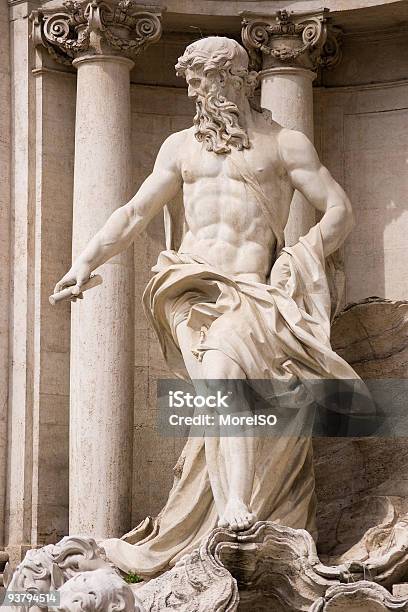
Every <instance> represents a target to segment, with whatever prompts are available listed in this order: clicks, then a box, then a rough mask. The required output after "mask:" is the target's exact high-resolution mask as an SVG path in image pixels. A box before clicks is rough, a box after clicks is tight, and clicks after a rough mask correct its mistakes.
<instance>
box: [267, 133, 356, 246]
mask: <svg viewBox="0 0 408 612" xmlns="http://www.w3.org/2000/svg"><path fill="white" fill-rule="evenodd" d="M279 151H280V156H281V160H282V163H283V165H284V167H285V169H286V171H287V173H288V176H289V179H290V181H291V183H292V185H293V187H294V188H295V189H297V190H298V191H300V192H301V193H302V194H303V195H304V196H305V198H306V199H307V200H308V202H310V204H312V205H313V206H314V207H315V208H317V209H318V210H320V211H322V212H324V215H323V217H322V219H321V220H320V229H321V234H322V239H323V249H324V254H325V256H326V257H327V256H328V255H330V254H331V253H333V251H335V250H336V249H338V248H339V247H340V246H341V244H342V243H343V242H344V240H345V239H346V237H347V235H348V234H349V232H350V230H351V229H352V227H353V213H352V209H351V204H350V201H349V199H348V197H347V195H346V194H345V192H344V191H343V189H342V188H341V187H340V185H339V184H338V183H337V182H336V181H335V180H334V178H333V177H332V175H331V174H330V172H329V171H328V169H327V168H325V167H324V166H323V165H322V163H321V162H320V160H319V157H318V155H317V153H316V150H315V148H314V146H313V145H312V143H311V142H310V140H309V139H308V138H307V137H306V136H305V135H304V134H302V133H301V132H295V131H292V130H286V129H283V130H282V131H281V133H280V135H279Z"/></svg>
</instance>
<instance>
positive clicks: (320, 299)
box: [102, 157, 359, 578]
mask: <svg viewBox="0 0 408 612" xmlns="http://www.w3.org/2000/svg"><path fill="white" fill-rule="evenodd" d="M236 160H237V157H235V162H234V163H235V164H236V165H237V162H236ZM237 167H238V168H239V170H240V172H241V174H242V176H243V179H244V180H245V181H246V182H247V183H249V184H250V186H251V187H252V189H253V191H254V193H255V194H256V197H257V198H258V201H259V202H260V205H261V206H262V209H263V211H264V214H265V217H266V220H267V221H268V222H270V225H271V226H273V229H274V233H275V236H276V243H277V253H276V255H278V251H280V254H279V256H276V255H275V258H274V261H273V265H272V268H271V272H270V276H269V278H268V282H267V283H265V284H264V283H259V282H254V281H247V280H240V279H239V278H234V277H233V276H231V275H228V274H225V273H224V272H223V271H222V270H221V269H217V268H215V267H214V266H212V265H210V264H209V263H208V262H206V261H205V260H203V259H202V258H200V257H197V256H194V255H192V254H189V253H182V252H179V251H177V250H176V249H175V248H174V247H175V246H176V243H175V241H174V238H175V230H176V231H177V232H178V238H179V239H180V236H181V234H182V231H181V232H180V230H181V228H182V225H183V215H181V217H180V209H173V210H171V209H167V210H166V212H165V227H166V240H167V243H166V245H167V249H166V250H165V251H163V252H162V253H161V254H160V255H159V259H158V263H157V265H156V266H155V267H154V268H153V270H154V271H155V276H154V277H153V278H152V279H151V280H150V282H149V284H148V286H147V287H146V290H145V293H144V296H143V303H144V307H145V312H146V315H147V317H148V319H149V321H150V323H151V325H152V326H153V328H154V330H155V332H156V334H157V337H158V340H159V342H160V346H161V349H162V352H163V355H164V357H165V359H166V362H167V364H168V366H169V367H170V369H171V370H172V372H173V373H174V374H175V375H176V376H179V377H181V378H188V374H187V371H186V368H185V365H184V362H183V358H182V355H181V351H180V348H179V346H178V342H177V336H176V327H177V324H178V323H179V322H180V321H181V320H185V319H187V324H188V326H189V327H190V329H191V331H192V337H193V338H194V341H193V343H192V346H191V350H192V351H193V352H194V354H195V355H197V358H200V357H201V356H202V354H203V353H204V352H205V351H207V350H210V349H211V350H218V351H221V352H223V353H224V354H226V355H228V357H230V358H231V359H232V360H234V361H235V362H236V363H238V364H239V365H240V367H241V368H242V369H243V370H244V372H245V375H246V377H247V379H249V380H259V379H267V380H276V381H283V382H286V383H288V385H289V386H290V385H291V384H292V383H296V382H299V381H305V380H308V381H311V380H320V379H339V380H340V379H348V380H355V381H358V380H359V378H358V376H357V374H356V373H355V372H354V370H353V369H352V368H351V367H350V366H349V365H348V364H347V363H346V362H345V361H344V360H343V359H342V358H341V357H340V356H339V355H337V354H336V353H335V352H334V351H333V350H332V349H331V346H330V311H331V300H330V291H329V286H328V281H327V276H326V270H325V265H326V264H325V258H324V253H323V245H322V236H321V231H320V225H319V223H317V224H316V225H315V226H314V227H313V228H312V229H311V230H310V231H309V233H308V234H307V235H306V236H304V237H302V238H300V239H299V241H298V243H297V244H295V245H294V246H291V247H284V248H282V249H281V250H280V247H281V246H282V244H283V229H284V228H283V227H282V226H280V227H279V226H278V227H276V219H279V215H278V214H277V211H274V210H272V209H271V204H270V202H268V200H267V198H266V197H265V195H264V194H263V192H262V188H261V187H260V185H259V183H257V181H256V178H254V177H253V176H252V175H251V174H250V171H248V169H247V168H245V167H243V166H242V165H240V162H238V165H237ZM174 213H176V214H174ZM177 215H179V216H178V217H177ZM174 221H175V223H174ZM203 329H204V330H205V334H204V335H203V333H202V332H203ZM295 386H296V385H295ZM309 411H310V404H309V403H308V402H307V401H305V402H302V401H301V399H299V400H295V402H294V412H293V418H291V419H290V420H289V421H288V423H287V425H286V426H285V429H284V431H283V432H281V435H280V436H278V437H268V436H266V437H260V438H259V439H257V444H256V455H255V463H256V467H255V477H254V481H253V487H252V493H251V499H250V508H251V510H252V512H254V513H255V515H256V516H257V518H258V519H259V520H270V521H276V522H278V523H282V524H284V525H287V526H289V527H293V528H304V529H307V530H308V531H309V532H310V533H312V534H314V535H315V497H314V473H313V457H312V445H311V436H310V435H304V424H305V423H306V422H307V421H308V419H309V420H310V414H309ZM217 466H218V482H217V483H216V486H217V490H218V491H219V493H220V499H221V503H223V504H225V503H226V499H227V494H228V491H227V490H226V478H225V474H226V464H225V457H223V455H222V453H221V452H218V454H217ZM175 473H176V478H175V481H174V484H173V488H172V490H171V492H170V494H169V497H168V501H167V503H166V505H165V507H164V508H163V510H162V511H161V512H160V514H159V516H158V517H157V518H156V519H155V520H153V519H151V518H150V517H149V518H147V519H146V520H145V521H143V522H142V523H141V524H140V525H138V526H137V527H136V528H135V529H134V530H133V531H131V532H130V533H128V534H126V535H125V536H123V538H121V539H116V538H113V539H109V540H105V541H103V542H102V545H103V546H104V547H105V550H106V552H107V555H108V557H109V558H110V559H111V561H113V562H114V563H115V565H117V566H118V567H120V568H121V569H122V570H123V571H127V572H130V571H132V572H136V573H137V574H139V575H141V576H143V577H145V578H148V577H153V576H156V575H158V574H160V573H161V572H163V571H165V570H167V569H168V568H169V567H171V566H172V565H174V564H175V563H176V562H177V561H178V560H179V559H180V558H181V557H182V556H183V555H185V554H186V553H188V552H190V551H192V550H193V549H194V548H196V547H197V546H198V545H199V544H200V542H201V540H202V539H203V537H204V536H205V535H206V534H208V533H209V532H210V531H211V530H212V529H214V528H215V527H216V526H217V520H218V512H217V509H216V507H215V503H214V495H213V490H212V488H211V486H210V481H209V476H208V468H207V465H206V457H205V443H204V439H203V438H197V437H190V438H189V439H188V441H187V443H186V445H185V447H184V450H183V452H182V455H181V457H180V459H179V461H178V463H177V466H176V471H175ZM213 486H214V484H213Z"/></svg>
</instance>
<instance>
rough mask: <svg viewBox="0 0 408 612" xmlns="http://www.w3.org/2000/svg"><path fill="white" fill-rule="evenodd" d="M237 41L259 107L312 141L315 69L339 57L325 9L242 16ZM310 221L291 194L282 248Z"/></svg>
mask: <svg viewBox="0 0 408 612" xmlns="http://www.w3.org/2000/svg"><path fill="white" fill-rule="evenodd" d="M242 40H243V42H244V45H245V46H246V48H247V50H248V52H249V54H250V57H251V59H252V63H253V64H254V66H255V67H257V68H258V69H260V79H261V106H262V107H263V108H267V109H269V110H270V111H271V112H272V117H273V119H274V120H275V121H277V122H278V123H280V124H281V125H283V126H284V127H287V128H289V129H292V130H299V131H301V132H303V133H304V134H306V136H308V138H309V139H310V140H311V141H312V142H313V81H314V79H315V78H316V73H317V70H318V69H319V67H325V66H326V67H327V66H330V65H333V64H334V63H336V62H337V61H338V60H339V57H340V55H339V44H338V36H337V33H336V31H335V30H334V29H332V28H329V27H328V17H327V11H326V10H323V11H321V12H320V13H316V14H313V15H311V14H308V15H305V14H301V15H296V14H289V13H288V12H287V11H278V12H277V13H276V15H272V16H271V17H270V18H268V19H266V18H265V17H262V18H261V19H257V18H245V19H244V21H243V30H242ZM314 222H315V213H314V209H313V208H312V207H311V206H310V204H308V203H307V202H306V200H305V199H304V198H303V197H302V195H301V194H300V193H298V192H295V194H294V196H293V200H292V205H291V210H290V216H289V220H288V224H287V227H286V230H285V240H286V244H294V243H295V242H296V241H297V240H298V238H299V236H302V235H304V234H305V233H307V231H308V230H309V229H310V227H311V226H312V225H313V224H314Z"/></svg>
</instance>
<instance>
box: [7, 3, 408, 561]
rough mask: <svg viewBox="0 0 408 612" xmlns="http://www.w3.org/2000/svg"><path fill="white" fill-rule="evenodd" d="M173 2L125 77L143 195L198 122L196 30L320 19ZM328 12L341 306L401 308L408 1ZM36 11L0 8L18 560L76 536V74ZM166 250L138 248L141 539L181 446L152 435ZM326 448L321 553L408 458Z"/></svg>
mask: <svg viewBox="0 0 408 612" xmlns="http://www.w3.org/2000/svg"><path fill="white" fill-rule="evenodd" d="M166 4H167V13H166V16H165V18H164V35H163V37H162V39H161V41H160V42H158V43H157V44H156V45H154V46H152V47H150V48H149V49H148V50H147V51H145V52H144V53H143V56H141V57H140V59H139V61H137V62H136V66H135V68H134V69H133V70H132V72H131V107H132V155H133V173H134V174H133V179H134V185H133V186H134V189H135V190H136V189H137V187H138V186H139V185H140V183H141V181H142V180H143V179H144V177H146V175H147V174H148V173H149V171H150V170H151V168H152V165H153V162H154V158H155V155H156V153H157V151H158V149H159V146H160V144H161V143H162V142H163V140H164V139H165V138H166V137H167V136H168V135H169V134H170V133H172V132H174V131H176V130H179V129H183V128H185V127H188V126H189V125H191V120H192V116H193V112H194V109H193V107H192V105H191V103H190V102H189V100H188V99H187V97H186V92H185V88H184V82H183V81H182V80H181V79H178V78H177V77H176V76H175V74H174V68H173V67H174V64H175V62H176V60H177V57H178V56H179V55H180V54H181V53H182V51H183V49H184V47H185V45H186V44H187V43H188V42H190V41H192V40H194V39H196V38H197V37H198V36H199V35H200V32H202V33H203V34H204V35H205V34H209V33H211V34H213V33H216V34H227V35H233V36H236V37H238V38H239V32H240V17H239V16H238V11H237V8H238V9H239V10H253V11H260V12H262V13H265V12H268V11H269V12H272V11H274V10H276V9H278V8H282V7H289V8H292V9H295V10H306V9H307V10H312V9H314V8H320V3H317V2H314V1H312V0H310V1H304V2H303V1H302V2H280V1H277V2H274V1H270V2H250V1H247V2H238V3H237V2H229V1H225V2H214V1H213V2H204V1H203V2H199V1H198V0H196V1H195V2H192V0H190V1H186V2H181V1H180V2H177V1H176V0H172V1H169V2H167V3H166ZM326 4H327V5H331V6H330V8H333V9H335V10H337V12H335V19H336V23H338V24H339V25H341V27H342V28H343V30H344V39H343V59H342V62H341V63H340V64H339V65H338V66H337V67H336V68H335V69H334V70H332V71H331V72H328V71H327V72H325V73H324V74H323V75H322V77H321V78H320V80H319V81H318V82H317V83H315V87H314V109H315V142H316V146H317V149H318V151H319V153H320V155H321V158H322V160H323V162H324V163H325V164H326V165H327V166H328V168H329V169H330V170H331V172H332V173H333V175H334V176H335V178H336V179H337V180H338V181H339V182H340V184H342V185H343V186H344V188H345V189H346V191H347V193H348V195H349V197H350V199H351V201H352V204H353V207H354V211H355V217H356V227H355V229H354V230H353V233H352V235H351V236H350V238H349V239H348V240H347V243H346V245H345V248H344V270H345V275H346V291H345V297H344V303H350V302H356V301H359V300H362V299H364V298H366V297H368V296H373V295H376V296H380V297H384V298H388V299H391V300H407V299H408V266H407V262H408V258H407V246H406V245H407V241H406V236H407V235H408V196H407V194H408V129H407V127H408V36H407V34H408V7H407V2H405V1H399V2H378V1H368V0H367V1H366V2H364V1H362V0H361V1H360V2H357V1H356V0H352V1H350V2H345V1H344V2H341V1H338V2H337V1H335V2H334V1H333V2H327V3H326ZM38 5H39V2H36V1H34V0H32V1H30V2H11V3H10V4H9V5H7V3H6V1H5V0H3V2H2V3H1V7H0V12H1V19H0V27H1V31H0V45H1V49H0V52H1V54H0V58H1V59H0V62H1V65H0V71H1V73H0V77H1V89H0V94H1V98H0V104H1V107H0V108H1V112H0V133H1V140H0V161H1V174H0V177H1V192H0V198H1V200H0V204H1V207H0V283H1V291H0V549H1V547H4V548H6V549H7V550H8V551H10V552H13V551H14V552H15V551H19V550H21V549H22V548H23V549H24V547H26V546H28V547H32V546H33V545H37V544H38V545H42V544H44V543H48V542H54V541H56V540H58V539H59V538H61V537H62V536H63V535H64V534H66V533H67V531H68V469H69V468H68V453H69V449H68V444H69V440H68V432H69V351H70V314H69V313H70V306H69V305H67V304H64V305H61V306H59V307H58V308H52V307H51V306H50V305H49V303H48V295H49V294H50V293H51V291H52V288H53V286H54V284H55V282H56V281H57V280H58V279H59V278H60V277H61V276H62V274H63V273H65V272H66V271H67V269H68V268H69V266H70V262H71V238H72V237H71V228H72V193H73V164H74V130H75V97H76V72H75V70H74V69H71V68H65V67H62V66H59V65H56V64H54V62H53V61H52V60H51V59H50V58H49V57H48V56H47V55H46V54H42V53H40V52H39V51H35V50H34V49H33V47H32V45H31V44H30V41H29V31H30V24H29V21H28V19H27V15H28V14H29V13H30V12H31V10H33V9H34V8H37V7H38ZM238 5H239V6H238ZM197 6H198V8H197ZM352 9H353V10H352ZM192 26H193V27H192ZM197 28H199V30H197ZM33 68H34V69H35V70H34V73H33V72H32V70H33ZM119 204H120V203H119V202H118V205H119ZM104 220H105V219H102V218H101V219H100V220H98V221H99V223H100V225H102V223H103V222H104ZM163 246H164V235H163V226H162V220H161V218H157V219H156V220H155V221H154V222H153V223H152V224H151V226H150V227H149V229H148V231H147V234H146V236H144V237H142V238H140V239H139V240H138V241H137V243H136V244H135V245H134V261H135V362H134V374H135V376H134V380H135V397H134V431H133V469H132V487H133V490H132V495H131V508H132V511H131V521H130V522H131V525H133V526H134V525H136V524H137V523H138V522H139V521H140V520H142V519H143V518H144V517H145V516H146V515H155V514H156V513H157V512H158V511H159V510H160V509H161V507H162V506H163V504H164V502H165V500H166V497H167V493H168V491H169V489H170V486H171V482H172V467H173V465H174V464H175V462H176V460H177V457H178V454H179V451H180V448H181V444H182V441H180V440H177V439H176V440H172V439H163V438H161V437H160V436H159V435H158V433H157V432H156V431H155V429H154V423H155V409H156V381H157V379H158V378H159V377H163V376H168V372H167V371H166V368H165V366H164V362H163V359H162V357H161V355H160V351H159V347H158V344H157V342H156V340H155V338H154V336H153V332H152V330H151V329H149V328H148V325H147V321H146V320H145V318H144V315H143V312H142V308H141V295H142V292H143V289H144V287H145V285H146V283H147V281H148V279H149V278H150V275H151V272H150V269H151V267H152V265H153V264H154V263H155V261H156V257H157V255H158V253H159V251H160V250H161V249H162V248H163ZM316 447H317V455H316V477H317V493H318V497H319V504H320V505H319V513H320V514H319V516H320V517H321V518H320V521H321V527H322V535H321V538H322V542H323V543H326V544H327V539H328V536H327V530H330V529H332V528H333V525H330V521H329V520H328V518H327V512H326V510H325V509H326V508H327V507H328V505H330V504H334V505H335V506H336V507H338V506H341V505H343V506H344V505H350V504H352V503H354V502H355V501H356V500H357V499H358V498H359V497H361V496H364V494H365V493H366V492H367V491H369V490H370V487H371V484H370V483H371V482H374V481H375V483H376V485H377V484H378V481H379V480H380V481H381V482H382V481H386V480H387V478H390V475H392V473H393V471H395V470H398V471H399V473H400V474H401V471H403V470H404V469H405V468H406V467H407V464H408V459H406V457H407V456H408V445H406V444H405V442H404V441H402V442H399V443H398V445H397V446H396V447H395V448H394V449H391V450H390V449H389V448H388V452H387V454H382V453H377V455H376V456H375V457H374V459H372V455H370V461H369V464H368V463H367V457H368V455H364V452H363V453H362V454H361V453H360V454H358V453H357V454H356V453H354V454H353V453H347V456H348V461H347V462H345V461H344V456H345V455H344V452H343V454H341V457H342V459H341V461H343V463H341V468H340V469H339V465H338V463H337V464H336V460H335V459H333V457H336V455H335V454H333V447H331V450H330V451H329V452H328V451H327V447H324V445H323V446H319V444H318V443H317V444H316ZM361 447H362V445H361V444H360V446H359V452H360V450H361ZM355 448H356V447H355ZM383 450H384V449H383ZM101 452H102V451H101ZM330 455H331V457H330ZM357 456H358V457H360V459H359V460H357V459H356V457H357ZM373 461H374V463H373ZM404 478H406V477H405V476H404ZM370 479H371V480H370ZM100 503H101V511H102V512H103V511H104V500H103V499H101V500H100Z"/></svg>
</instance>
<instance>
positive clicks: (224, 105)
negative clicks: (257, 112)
mask: <svg viewBox="0 0 408 612" xmlns="http://www.w3.org/2000/svg"><path fill="white" fill-rule="evenodd" d="M226 78H227V79H228V77H226ZM186 81H187V85H188V96H189V97H190V98H193V99H195V102H196V110H197V112H196V115H195V117H194V125H195V128H196V130H195V137H196V138H197V140H198V142H203V143H204V144H205V147H206V149H207V151H213V152H214V153H219V154H223V153H224V154H225V153H230V152H231V147H235V148H236V149H238V150H239V151H241V150H242V149H244V148H246V149H247V148H249V146H250V143H249V139H248V134H247V132H246V131H245V130H244V129H243V128H242V127H241V125H240V123H239V119H240V112H239V108H238V106H237V104H236V103H235V102H233V101H232V100H231V99H229V97H230V96H228V93H230V95H231V93H232V91H231V90H232V83H231V82H228V81H224V82H222V81H221V80H220V77H219V75H214V76H211V75H205V74H203V72H202V71H201V70H199V69H198V68H196V69H194V70H187V71H186ZM231 97H232V96H231Z"/></svg>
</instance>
